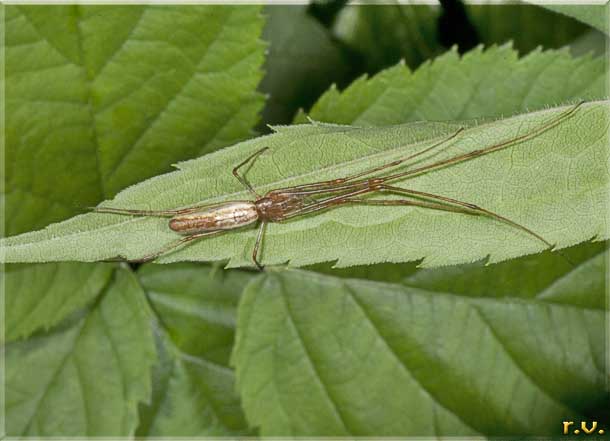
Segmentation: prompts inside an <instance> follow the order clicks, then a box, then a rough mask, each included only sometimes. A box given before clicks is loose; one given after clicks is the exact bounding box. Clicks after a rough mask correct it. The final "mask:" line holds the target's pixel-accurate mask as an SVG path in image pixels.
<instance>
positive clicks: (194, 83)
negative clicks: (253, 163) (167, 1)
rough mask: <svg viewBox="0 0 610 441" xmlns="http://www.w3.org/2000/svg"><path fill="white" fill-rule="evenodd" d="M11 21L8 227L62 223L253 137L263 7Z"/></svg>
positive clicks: (153, 9) (31, 9) (107, 9)
mask: <svg viewBox="0 0 610 441" xmlns="http://www.w3.org/2000/svg"><path fill="white" fill-rule="evenodd" d="M7 9H8V10H7V17H6V21H7V24H8V28H7V30H6V37H7V49H6V68H7V83H8V84H7V86H8V87H7V96H6V110H7V114H8V115H11V116H10V119H9V123H8V127H7V138H6V143H7V146H8V149H7V164H9V168H8V170H7V182H8V183H9V185H8V187H9V189H10V190H11V192H10V193H9V195H8V196H7V211H8V212H9V213H11V216H12V217H18V216H21V215H23V213H27V212H28V210H33V209H36V208H37V204H44V205H45V206H46V207H48V208H47V209H50V210H53V211H54V212H55V213H57V216H59V217H61V216H63V215H65V212H66V211H68V212H69V213H71V212H73V206H74V201H75V200H76V201H79V202H80V203H82V204H91V203H95V202H97V201H98V200H100V199H103V197H109V196H112V195H114V194H115V193H116V192H117V191H118V190H121V189H122V188H124V187H126V186H128V185H130V184H133V183H135V182H138V181H140V180H142V179H145V178H148V177H150V176H153V175H156V174H158V173H162V172H165V171H167V170H168V169H169V167H170V165H171V164H172V163H174V162H176V161H179V160H184V159H188V158H192V157H194V156H198V155H201V154H202V153H206V152H210V151H213V150H215V149H217V148H218V147H221V146H225V145H229V144H232V143H234V142H236V141H237V140H240V139H244V138H246V137H248V136H249V135H250V133H251V132H250V130H251V127H252V126H253V125H254V124H255V122H256V120H257V112H258V111H259V110H260V108H261V106H262V103H263V98H262V95H260V94H258V93H256V92H255V88H256V86H257V84H258V82H259V80H260V78H261V71H260V70H259V67H260V65H261V62H262V57H263V49H264V46H263V44H262V42H261V41H260V40H259V39H258V36H259V34H260V32H261V28H262V24H263V20H262V17H261V16H260V7H258V6H246V7H244V6H239V7H237V6H183V7H177V6H143V5H138V6H112V7H111V6H108V5H102V6H100V5H95V6H80V5H70V6H43V7H41V6H9V7H8V8H7ZM89 158H93V159H95V160H89ZM62 170H70V174H71V176H73V177H74V179H76V180H78V181H79V182H80V183H81V185H78V186H74V185H72V183H71V181H70V180H66V179H65V176H64V175H63V174H62V173H61V171H62ZM50 189H52V190H53V191H49V190H50ZM24 197H25V198H26V200H25V201H24V200H23V199H24ZM33 225H34V226H36V224H33ZM37 226H40V225H37Z"/></svg>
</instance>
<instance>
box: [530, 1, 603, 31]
mask: <svg viewBox="0 0 610 441" xmlns="http://www.w3.org/2000/svg"><path fill="white" fill-rule="evenodd" d="M527 1H529V2H530V3H535V2H534V1H530V0H527ZM541 6H543V7H544V8H546V9H550V10H551V11H555V12H559V13H560V14H564V15H567V16H568V17H573V18H575V19H576V20H578V21H580V22H582V23H585V24H588V25H589V26H592V27H594V28H596V29H598V30H600V31H602V32H604V33H605V34H606V35H610V26H609V24H608V17H610V2H606V4H605V5H601V4H600V5H587V4H584V5H553V4H544V5H541Z"/></svg>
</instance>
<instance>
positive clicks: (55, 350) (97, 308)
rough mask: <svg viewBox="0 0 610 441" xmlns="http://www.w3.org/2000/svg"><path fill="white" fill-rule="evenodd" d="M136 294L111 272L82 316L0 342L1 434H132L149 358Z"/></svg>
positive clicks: (126, 275)
mask: <svg viewBox="0 0 610 441" xmlns="http://www.w3.org/2000/svg"><path fill="white" fill-rule="evenodd" d="M143 294H144V293H143V292H142V290H141V288H140V287H139V285H138V282H137V280H136V279H135V278H134V276H133V275H132V274H131V272H130V271H129V270H126V269H118V270H117V271H116V272H115V275H114V280H113V281H112V283H110V284H109V285H108V287H107V289H106V291H105V293H104V294H103V295H102V296H101V298H100V300H99V302H97V303H96V304H95V305H94V306H93V307H91V309H89V310H88V311H86V313H85V314H78V315H73V316H72V318H71V319H70V320H69V321H67V322H64V324H62V325H61V326H60V327H56V328H54V329H53V330H52V331H51V332H49V333H46V334H38V335H36V336H35V337H32V338H30V339H28V340H25V341H22V342H15V343H11V344H9V345H7V346H6V373H5V375H6V421H7V433H8V435H10V436H14V437H16V436H34V435H35V436H48V435H53V436H59V435H61V436H94V435H97V436H99V435H104V436H115V437H116V436H130V435H133V433H134V431H135V428H136V426H137V423H138V415H137V405H138V403H139V402H141V401H146V400H148V399H149V398H150V381H151V379H150V366H151V365H152V363H153V361H154V359H155V348H154V341H153V336H152V332H151V327H150V319H151V317H150V311H149V309H148V307H147V304H146V301H145V298H144V295H143Z"/></svg>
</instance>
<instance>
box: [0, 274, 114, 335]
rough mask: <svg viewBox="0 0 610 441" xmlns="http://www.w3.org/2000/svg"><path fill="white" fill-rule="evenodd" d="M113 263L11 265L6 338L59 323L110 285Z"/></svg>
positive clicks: (5, 302) (7, 278)
mask: <svg viewBox="0 0 610 441" xmlns="http://www.w3.org/2000/svg"><path fill="white" fill-rule="evenodd" d="M112 268H113V267H112V266H111V265H103V264H101V265H91V264H80V263H65V264H41V265H8V267H7V269H6V271H5V272H4V273H3V276H4V290H3V291H2V293H0V297H4V296H6V298H3V299H0V304H3V305H4V307H5V311H6V313H5V315H6V321H5V323H4V325H3V326H4V328H5V339H6V341H12V340H15V339H17V338H23V337H27V336H29V335H30V334H31V333H32V332H34V331H36V330H37V329H39V328H41V327H43V328H45V329H48V328H50V327H51V326H54V325H56V324H57V323H59V322H60V321H61V320H62V319H64V318H65V317H67V316H68V315H69V314H70V313H72V312H73V311H76V310H77V309H79V308H81V307H83V306H85V305H86V304H88V303H89V302H90V301H91V300H93V299H94V298H95V297H97V296H98V295H99V294H100V293H101V292H103V290H104V289H105V288H106V285H107V284H108V282H109V281H110V279H111V276H112Z"/></svg>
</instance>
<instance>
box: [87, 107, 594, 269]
mask: <svg viewBox="0 0 610 441" xmlns="http://www.w3.org/2000/svg"><path fill="white" fill-rule="evenodd" d="M582 104H583V102H580V103H579V104H576V105H575V106H573V107H571V108H570V109H568V110H566V111H565V112H563V113H561V114H560V115H558V116H557V117H555V118H553V119H551V120H550V121H548V122H546V123H545V124H542V125H541V126H539V127H538V128H536V129H533V130H531V131H529V132H528V133H525V134H523V135H521V136H518V137H515V138H512V139H509V140H505V141H502V142H499V143H497V144H494V145H492V146H489V147H486V148H483V149H479V150H474V151H471V152H468V153H464V154H460V155H457V156H454V157H451V158H447V159H443V160H440V161H437V162H435V163H432V164H428V165H423V166H419V167H416V168H412V169H407V170H404V171H400V172H394V173H390V174H386V175H380V174H379V173H380V172H383V171H385V170H388V169H391V168H395V167H398V166H399V165H401V164H403V163H404V162H406V161H409V160H411V159H414V158H415V157H417V156H420V155H423V154H425V153H427V152H430V151H431V150H433V149H435V148H437V147H439V146H441V145H443V144H447V143H448V142H449V141H451V140H453V139H454V138H456V137H457V136H458V135H459V134H460V133H461V132H462V131H463V130H464V129H463V128H460V129H458V130H457V131H455V132H454V133H453V134H452V135H450V136H448V137H447V138H445V139H443V140H441V141H440V142H437V143H435V144H434V145H432V146H430V147H428V148H426V149H424V150H421V151H419V152H417V153H414V154H411V155H409V156H407V157H404V158H401V159H397V160H395V161H392V162H389V163H386V164H383V165H380V166H377V167H373V168H369V169H368V170H364V171H362V172H360V173H356V174H353V175H350V176H345V177H342V178H337V179H332V180H328V181H319V182H313V183H309V184H303V185H296V186H293V187H284V188H278V189H275V190H270V191H268V192H267V193H265V194H264V195H263V196H261V195H260V194H259V193H257V191H256V190H255V189H254V187H253V186H252V185H251V184H250V182H249V181H248V180H247V179H246V177H245V176H244V175H243V174H240V172H239V171H240V169H241V168H242V167H244V166H245V165H247V164H249V163H251V162H253V161H255V159H256V158H257V157H258V156H260V155H261V154H262V153H263V152H265V151H266V150H267V149H268V147H265V148H262V149H260V150H258V151H257V152H255V153H254V154H252V155H250V156H249V157H248V158H246V159H245V160H244V161H243V162H241V163H240V164H238V165H237V166H236V167H235V168H234V169H233V175H234V176H235V177H236V178H237V179H238V180H239V182H240V183H241V184H242V185H243V186H244V187H245V188H246V189H247V190H248V191H249V192H250V193H251V194H252V195H253V197H254V200H250V201H248V200H241V201H229V202H222V203H218V204H212V205H210V204H207V205H199V206H193V207H188V208H179V209H174V210H158V211H149V210H131V209H124V208H112V207H96V208H93V210H94V211H96V212H98V213H114V214H124V215H132V216H157V217H171V219H170V220H169V228H170V229H171V230H173V231H175V232H177V233H179V234H182V235H183V237H181V238H180V239H178V240H176V241H174V242H172V243H170V244H169V245H167V246H165V247H163V248H162V249H160V250H159V251H157V252H155V253H152V254H150V255H147V256H144V257H142V258H139V259H134V260H130V262H147V261H151V260H154V259H156V258H157V257H159V256H161V255H162V254H165V253H167V252H169V251H171V250H173V249H175V248H177V247H179V246H181V245H183V244H186V243H188V242H191V241H193V240H195V239H200V238H203V237H209V236H214V235H217V234H222V233H225V232H227V231H230V230H234V229H237V228H241V227H245V226H247V225H252V224H255V223H257V222H259V223H260V225H259V229H258V234H257V237H256V242H255V244H254V248H253V250H252V260H253V262H254V264H255V265H256V266H257V267H258V268H259V269H262V265H261V264H260V262H259V260H258V252H259V248H260V245H261V242H262V240H263V236H264V232H265V225H266V224H267V223H268V222H282V221H285V220H287V219H292V218H294V217H297V216H302V215H306V214H310V213H314V212H317V211H320V210H325V209H329V208H331V207H335V206H339V205H346V204H366V205H387V206H390V205H392V206H396V205H405V206H415V207H423V208H430V209H436V210H445V211H453V212H461V213H469V214H478V215H485V216H488V217H490V218H493V219H495V220H497V221H500V222H503V223H505V224H508V225H511V226H512V227H515V228H518V229H520V230H522V231H524V232H526V233H527V234H529V235H530V236H532V237H534V238H535V239H537V240H539V241H541V242H543V243H544V244H545V245H546V246H547V247H548V248H553V244H551V243H550V242H548V241H547V240H546V239H544V238H543V237H542V236H540V235H539V234H537V233H535V232H534V231H532V230H530V229H529V228H527V227H525V226H523V225H521V224H518V223H517V222H514V221H512V220H510V219H508V218H506V217H504V216H501V215H499V214H498V213H495V212H493V211H490V210H487V209H485V208H483V207H480V206H478V205H475V204H471V203H468V202H464V201H460V200H456V199H452V198H449V197H446V196H442V195H438V194H432V193H426V192H422V191H417V190H410V189H407V188H402V187H397V186H394V185H391V184H390V183H392V182H393V181H397V180H400V179H404V178H407V177H412V176H415V175H418V174H421V173H423V172H427V171H430V170H432V169H437V168H440V167H445V166H448V165H451V164H457V163H460V162H463V161H468V160H471V159H474V158H476V157H479V156H482V155H486V154H489V153H492V152H495V151H498V150H502V149H505V148H507V147H509V146H511V145H514V144H516V143H519V142H522V141H525V140H528V139H531V138H534V137H536V136H538V135H540V134H541V133H543V132H545V131H547V130H549V129H550V128H552V127H555V126H556V125H558V124H559V123H561V122H562V121H564V120H565V119H566V118H569V117H570V116H571V115H572V114H574V113H575V112H576V111H577V110H578V108H579V107H580V106H581V105H582ZM375 174H376V175H375ZM367 176H368V177H367ZM370 193H393V194H399V195H403V196H406V197H408V198H409V199H395V200H390V199H366V198H363V197H362V196H364V195H367V194H370Z"/></svg>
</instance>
